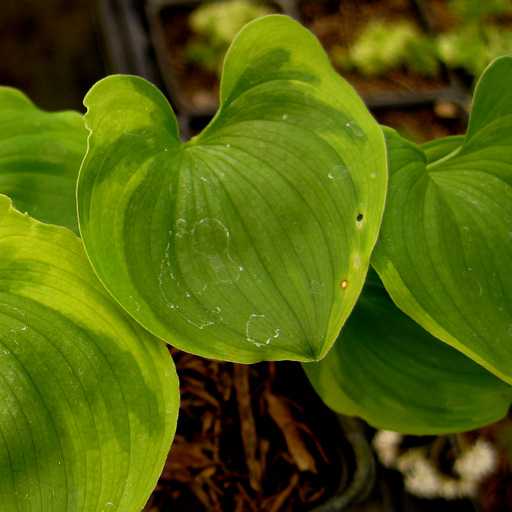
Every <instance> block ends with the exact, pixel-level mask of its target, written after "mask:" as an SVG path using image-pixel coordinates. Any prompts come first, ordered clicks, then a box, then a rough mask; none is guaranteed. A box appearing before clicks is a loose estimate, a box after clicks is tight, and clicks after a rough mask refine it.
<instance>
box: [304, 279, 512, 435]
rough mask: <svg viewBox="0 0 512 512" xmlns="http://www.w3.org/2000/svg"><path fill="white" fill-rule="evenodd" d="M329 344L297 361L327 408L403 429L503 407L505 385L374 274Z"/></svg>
mask: <svg viewBox="0 0 512 512" xmlns="http://www.w3.org/2000/svg"><path fill="white" fill-rule="evenodd" d="M368 275H369V276H370V278H369V279H368V280H367V282H366V284H365V286H364V288H363V292H362V294H361V297H360V299H359V301H358V303H357V305H356V307H355V308H354V311H353V312H352V314H351V316H350V317H349V319H348V320H347V322H346V324H345V326H344V327H343V329H342V331H341V333H340V336H339V337H338V339H337V340H336V343H335V344H334V346H333V348H332V349H331V351H330V352H329V353H328V354H327V355H326V356H325V358H324V359H322V360H321V361H319V362H317V363H305V364H303V367H304V370H305V371H306V374H307V376H308V377H309V379H310V381H311V383H312V384H313V386H314V388H315V390H316V391H317V393H318V394H319V395H320V397H322V399H323V400H324V402H325V403H326V404H327V405H328V406H329V407H331V408H332V409H333V410H335V411H337V412H339V413H341V414H346V415H350V416H359V417H362V418H364V419H365V420H366V421H368V423H370V424H371V425H373V426H375V427H377V428H383V429H387V430H393V431H396V432H403V433H406V434H417V435H424V434H441V433H447V432H460V431H464V430H470V429H473V428H476V427H479V426H482V425H487V424H489V423H492V422H493V421H496V420H498V419H500V418H502V417H503V416H505V415H506V414H507V410H508V407H509V405H510V403H511V402H512V387H511V386H509V385H508V384H506V383H505V382H503V381H502V380H500V379H499V378H497V377H496V376H494V375H493V374H491V373H489V372H488V371H487V370H485V369H484V368H482V367H481V366H480V365H478V364H477V363H475V362H474V361H472V360H471V359H469V358H468V357H466V356H465V355H463V354H461V353H460V352H459V351H457V350H455V349H454V348H452V347H450V346H449V345H447V344H446V343H443V342H442V341H440V340H438V339H436V338H434V337H433V336H431V335H430V334H429V333H427V332H426V331H425V330H424V329H423V328H422V327H420V326H419V325H418V324H417V323H416V322H414V321H413V320H412V319H411V318H410V317H408V316H407V315H406V314H405V313H403V312H402V311H400V310H399V309H398V308H397V307H396V306H395V305H394V304H393V302H392V301H391V299H390V298H389V296H388V294H387V293H386V290H385V289H384V287H383V285H382V283H381V282H380V280H379V278H378V277H377V275H376V274H375V273H374V272H372V273H369V274H368Z"/></svg>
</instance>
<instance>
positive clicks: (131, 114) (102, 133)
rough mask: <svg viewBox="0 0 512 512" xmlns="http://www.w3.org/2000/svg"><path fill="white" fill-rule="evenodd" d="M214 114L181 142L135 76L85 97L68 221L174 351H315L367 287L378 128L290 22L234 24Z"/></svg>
mask: <svg viewBox="0 0 512 512" xmlns="http://www.w3.org/2000/svg"><path fill="white" fill-rule="evenodd" d="M220 96H221V98H220V99H221V106H220V110H219V112H218V113H217V115H216V116H215V118H214V119H213V121H212V122H211V123H210V125H209V126H208V127H207V128H206V129H205V130H204V131H203V132H202V133H201V134H200V135H199V136H197V137H196V138H194V139H192V140H191V141H189V142H187V143H185V144H182V143H181V142H180V140H179V138H178V128H177V122H176V119H175V116H174V114H173V112H172V110H171V109H170V107H169V105H168V103H167V101H166V100H165V99H164V97H163V96H162V95H161V94H160V93H159V92H158V91H157V90H156V89H155V88H154V87H153V86H151V85H150V84H148V83H147V82H145V81H143V80H141V79H138V78H135V77H127V76H115V77H109V78H107V79H105V80H103V81H100V82H99V83H98V84H96V85H95V86H94V87H93V88H92V89H91V91H90V92H89V93H88V95H87V97H86V100H85V103H86V106H87V107H88V112H87V114H86V116H85V121H86V125H87V127H88V128H89V129H90V130H91V135H90V138H89V149H88V153H87V156H86V158H85V160H84V164H83V167H82V169H81V172H80V177H79V183H78V208H79V219H80V229H81V234H82V238H83V240H84V243H85V247H86V250H87V253H88V256H89V258H90V260H91V262H92V264H93V267H94V268H95V270H96V272H97V274H98V275H99V277H100V279H101V280H102V281H103V283H104V284H105V285H106V287H107V288H108V289H109V291H110V292H111V293H112V295H113V296H114V297H115V298H116V299H117V300H118V301H119V302H120V303H121V304H122V305H123V307H124V308H125V309H126V310H127V311H129V312H130V314H131V315H133V316H134V317H135V318H136V319H137V320H138V321H139V322H140V323H141V324H142V325H144V326H145V327H146V328H147V329H149V330H150V331H152V332H153V333H154V334H156V335H158V336H159V337H161V338H163V339H165V340H166V341H168V342H169V343H171V344H173V345H176V346H178V347H179V348H181V349H183V350H186V351H189V352H193V353H196V354H199V355H203V356H206V357H214V358H219V359H225V360H230V361H238V362H254V361H260V360H266V359H295V360H315V359H318V358H320V357H322V356H323V355H324V354H325V353H326V351H327V350H328V349H329V347H330V346H331V344H332V342H333V341H334V339H335V338H336V336H337V334H338V332H339V330H340V328H341V326H342V324H343V322H344V321H345V319H346V317H347V316H348V314H349V312H350V311H351V309H352V307H353V305H354V303H355V301H356V300H357V297H358V295H359V293H360V290H361V287H362V285H363V282H364V277H365V275H366V271H367V268H368V262H369V256H370V252H371V250H372V248H373V245H374V243H375V240H376V237H377V234H378V229H379V225H380V222H381V217H382V211H383V204H384V197H385V190H386V181H387V169H386V155H385V146H384V143H383V139H382V133H381V132H380V129H379V127H378V125H377V124H376V123H375V121H374V119H373V118H372V117H371V115H370V114H369V112H368V111H367V110H366V108H365V106H364V104H363V103H362V102H361V100H360V99H359V97H358V96H357V94H356V93H355V92H354V90H353V89H352V88H351V87H350V86H349V85H348V84H347V83H346V82H345V81H344V80H343V79H342V78H341V77H340V76H339V75H338V74H337V73H336V72H335V71H334V70H333V69H332V67H331V66H330V64H329V61H328V58H327V56H326V55H325V53H324V52H323V50H322V48H321V46H320V44H319V43H318V41H317V40H316V39H315V38H314V37H313V36H312V35H311V34H310V33H309V32H308V31H307V30H306V29H304V28H303V27H301V26H300V25H299V24H298V23H296V22H295V21H293V20H291V19H289V18H286V17H284V16H268V17H265V18H261V19H260V20H257V21H254V22H252V23H250V24H249V25H247V26H246V27H245V28H244V29H243V30H242V31H241V32H240V34H239V35H238V37H237V38H236V39H235V41H234V42H233V44H232V46H231V49H230V51H229V53H228V55H227V57H226V61H225V65H224V74H223V77H222V84H221V92H220Z"/></svg>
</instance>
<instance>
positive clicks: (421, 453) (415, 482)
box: [373, 430, 498, 500]
mask: <svg viewBox="0 0 512 512" xmlns="http://www.w3.org/2000/svg"><path fill="white" fill-rule="evenodd" d="M403 437H404V436H403V435H402V434H397V433H396V432H390V431H387V430H379V431H378V432H377V434H376V435H375V437H374V439H373V446H374V448H375V451H376V453H377V455H378V457H379V459H380V461H381V462H382V464H383V465H384V466H386V467H389V468H393V469H397V470H398V471H400V472H401V473H402V474H403V475H404V485H405V489H406V490H407V491H408V492H410V493H411V494H414V495H415V496H418V497H421V498H444V499H449V500H450V499H458V498H465V497H470V496H474V495H475V494H476V492H477V490H478V485H479V484H480V482H481V481H482V479H483V478H485V477H486V476H488V475H490V474H491V473H492V472H493V471H494V469H495V468H496V465H497V462H498V459H497V454H496V451H495V449H494V448H493V446H492V445H491V444H490V443H489V442H488V441H485V440H483V439H478V440H477V441H476V442H475V443H474V444H473V446H471V448H469V449H468V450H466V451H464V452H463V453H462V454H461V455H460V456H459V457H457V459H456V460H455V462H454V465H453V476H450V475H447V474H444V473H442V472H440V471H439V470H438V469H437V468H436V466H435V465H434V463H433V462H432V461H431V460H430V459H429V458H428V457H427V455H426V452H425V450H424V449H423V448H410V449H409V450H407V451H406V452H405V453H401V451H400V443H401V442H402V440H403Z"/></svg>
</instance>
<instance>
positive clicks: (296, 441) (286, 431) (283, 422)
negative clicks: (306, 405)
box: [264, 388, 318, 475]
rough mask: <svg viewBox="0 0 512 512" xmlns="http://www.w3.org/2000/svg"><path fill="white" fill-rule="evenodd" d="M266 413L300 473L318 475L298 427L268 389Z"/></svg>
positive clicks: (284, 406) (288, 412)
mask: <svg viewBox="0 0 512 512" xmlns="http://www.w3.org/2000/svg"><path fill="white" fill-rule="evenodd" d="M264 397H265V401H266V402H267V408H268V413H269V414H270V416H271V417H272V419H273V420H274V421H275V423H276V424H277V426H278V427H279V429H280V430H281V432H282V433H283V436H284V439H285V441H286V446H287V447H288V450H289V452H290V455H291V456H292V458H293V460H294V462H295V464H296V466H297V468H298V469H299V470H300V471H311V473H313V474H315V475H316V474H318V470H317V467H316V461H315V458H314V457H313V456H312V455H311V453H310V452H309V450H308V448H307V446H306V444H305V443H304V440H303V439H302V436H301V433H300V427H299V426H298V424H297V421H296V420H295V418H294V417H293V415H292V413H291V411H290V408H289V407H288V406H287V405H286V404H285V403H284V402H283V401H282V400H280V399H279V398H278V397H277V396H276V395H274V394H273V393H272V392H271V391H270V389H268V388H267V389H266V390H265V391H264Z"/></svg>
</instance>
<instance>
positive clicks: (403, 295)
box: [372, 57, 512, 383]
mask: <svg viewBox="0 0 512 512" xmlns="http://www.w3.org/2000/svg"><path fill="white" fill-rule="evenodd" d="M386 136H387V144H388V151H389V165H390V183H389V192H388V199H387V204H386V213H385V215H384V219H383V225H382V229H381V234H380V237H379V242H378V243H377V246H376V248H375V252H374V255H373V260H372V261H373V264H374V266H375V268H376V270H377V271H378V272H379V274H380V276H381V278H382V280H383V282H384V285H385V286H386V288H387V290H388V291H389V293H390V295H391V297H392V298H393V300H394V301H395V303H396V304H397V305H398V306H399V307H400V308H401V309H402V310H403V311H405V312H406V313H407V314H409V315H410V316H411V317H412V318H414V319H415V320H416V321H417V322H418V323H420V324H421V325H422V326H423V327H424V328H425V329H427V330H428V331H430V332H431V333H432V334H433V335H434V336H436V337H438V338H440V339H441V340H443V341H445V342H446V343H448V344H450V345H452V346H453V347H455V348H456V349H458V350H460V351H461V352H463V353H464V354H466V355H467V356H469V357H470V358H472V359H474V360H475V361H477V362H478V363H480V364H482V365H483V366H484V367H485V368H487V369H488V370H490V371H491V372H493V373H495V374H496V375H497V376H499V377H500V378H502V379H504V380H505V381H507V382H508V383H512V364H511V361H512V307H511V305H512V272H511V269H512V238H511V236H512V58H510V57H505V58H501V59H498V60H496V61H494V63H493V64H491V66H490V67H489V68H488V69H487V71H486V72H485V73H484V75H483V76H482V78H481V80H480V82H479V83H478V85H477V88H476V91H475V97H474V101H473V108H472V112H471V117H470V123H469V127H468V132H467V134H466V137H465V139H464V141H463V144H462V145H461V146H459V148H458V149H455V151H453V152H451V153H449V154H447V155H446V156H444V157H441V158H437V159H436V158H434V159H433V160H434V161H432V162H431V163H428V164H426V162H427V160H426V156H425V154H424V153H423V152H422V151H421V149H420V148H418V147H417V146H415V145H414V144H411V143H409V142H406V141H405V140H403V139H401V138H400V137H398V136H397V135H396V134H395V133H393V132H391V131H387V132H386ZM452 141H453V140H452ZM455 142H456V141H455ZM454 146H455V145H454ZM439 147H440V146H439ZM430 149H431V150H432V148H430ZM434 149H436V148H434ZM442 153H443V151H441V152H440V154H439V156H442ZM431 155H432V153H431Z"/></svg>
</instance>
